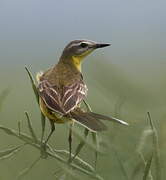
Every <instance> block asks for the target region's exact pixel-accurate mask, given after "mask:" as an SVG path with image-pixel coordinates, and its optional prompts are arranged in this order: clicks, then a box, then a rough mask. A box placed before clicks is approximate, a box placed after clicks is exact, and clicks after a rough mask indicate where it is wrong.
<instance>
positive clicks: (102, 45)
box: [95, 44, 111, 49]
mask: <svg viewBox="0 0 166 180" xmlns="http://www.w3.org/2000/svg"><path fill="white" fill-rule="evenodd" d="M107 46H111V44H96V45H95V48H96V49H97V48H103V47H107Z"/></svg>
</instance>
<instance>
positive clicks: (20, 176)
mask: <svg viewBox="0 0 166 180" xmlns="http://www.w3.org/2000/svg"><path fill="white" fill-rule="evenodd" d="M40 159H41V158H40V157H39V158H37V159H36V160H35V161H34V162H33V163H32V164H31V165H30V166H29V167H27V168H25V169H23V170H22V171H21V172H20V173H19V175H18V176H17V179H18V180H20V179H22V178H23V177H24V176H25V175H27V174H28V173H29V172H30V170H31V169H32V168H33V167H34V166H35V165H36V164H37V163H38V162H39V160H40Z"/></svg>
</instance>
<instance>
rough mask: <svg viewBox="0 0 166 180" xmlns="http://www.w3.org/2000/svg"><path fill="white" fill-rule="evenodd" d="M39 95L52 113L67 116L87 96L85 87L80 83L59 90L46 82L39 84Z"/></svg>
mask: <svg viewBox="0 0 166 180" xmlns="http://www.w3.org/2000/svg"><path fill="white" fill-rule="evenodd" d="M38 88H39V94H40V97H41V98H42V99H43V101H44V102H45V104H46V106H47V107H48V108H49V109H51V110H52V111H55V112H58V113H60V114H67V113H69V112H70V111H72V110H73V109H74V108H76V107H77V106H78V105H79V104H80V103H81V101H82V100H83V99H84V98H85V97H86V95H87V90H88V89H87V87H86V85H85V84H84V83H83V82H82V81H76V82H74V83H73V84H71V85H68V86H63V87H61V89H59V88H58V87H57V86H52V85H51V84H50V83H49V82H48V80H43V81H41V82H40V83H39V87H38Z"/></svg>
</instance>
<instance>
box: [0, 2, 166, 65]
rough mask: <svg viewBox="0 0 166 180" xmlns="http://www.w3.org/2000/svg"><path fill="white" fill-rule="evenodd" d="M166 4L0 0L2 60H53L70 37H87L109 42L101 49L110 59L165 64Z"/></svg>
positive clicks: (6, 62)
mask: <svg viewBox="0 0 166 180" xmlns="http://www.w3.org/2000/svg"><path fill="white" fill-rule="evenodd" d="M165 7H166V1H164V0H158V1H157V0H135V1H133V0H125V1H123V0H14V1H13V0H0V63H1V65H2V64H9V63H10V64H12V66H13V64H18V63H21V64H22V65H24V64H31V63H32V62H33V63H34V62H36V63H37V64H38V63H43V62H44V61H45V62H46V61H49V63H50V64H52V63H53V62H54V61H53V59H57V58H58V57H59V56H60V53H61V51H62V49H63V48H64V46H65V45H66V43H68V42H69V41H70V40H73V39H78V38H87V39H92V40H96V41H103V42H111V43H112V47H111V48H110V49H107V50H105V51H104V52H102V53H104V54H105V55H106V56H107V57H110V58H111V62H112V63H118V64H120V65H122V66H123V65H125V64H129V63H130V65H131V66H132V64H133V66H134V64H138V65H139V64H140V63H142V62H144V64H145V65H146V64H151V63H154V65H156V66H160V65H159V64H161V63H162V66H163V65H164V66H165V67H166V63H165V61H166V60H165V56H166V52H165V44H166V35H165V34H166V10H165ZM99 54H100V53H97V55H99ZM46 64H48V62H46ZM141 65H142V64H141Z"/></svg>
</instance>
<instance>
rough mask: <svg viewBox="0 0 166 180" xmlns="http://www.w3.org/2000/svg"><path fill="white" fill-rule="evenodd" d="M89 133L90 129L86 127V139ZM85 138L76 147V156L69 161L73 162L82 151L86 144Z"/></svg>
mask: <svg viewBox="0 0 166 180" xmlns="http://www.w3.org/2000/svg"><path fill="white" fill-rule="evenodd" d="M88 133H89V130H88V129H86V128H85V130H84V136H85V140H86V138H87V136H88ZM85 140H82V141H81V142H80V143H79V144H78V146H77V148H76V151H75V154H74V156H73V157H72V158H71V160H70V161H69V163H71V162H72V161H73V160H74V158H75V157H76V156H77V155H78V154H79V153H80V152H81V149H82V148H83V147H84V145H85Z"/></svg>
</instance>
